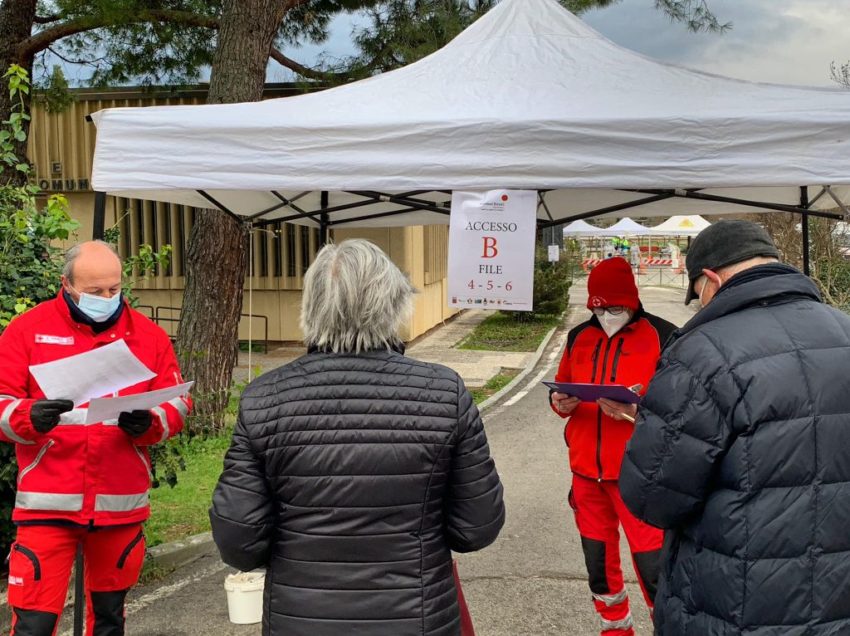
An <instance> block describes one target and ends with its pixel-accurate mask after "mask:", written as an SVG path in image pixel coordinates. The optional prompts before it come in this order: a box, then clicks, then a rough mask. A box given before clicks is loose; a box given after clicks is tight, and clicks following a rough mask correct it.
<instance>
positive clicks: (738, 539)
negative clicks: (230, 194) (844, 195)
mask: <svg viewBox="0 0 850 636" xmlns="http://www.w3.org/2000/svg"><path fill="white" fill-rule="evenodd" d="M677 333H678V338H677V339H676V340H675V341H673V342H672V343H671V344H668V345H667V347H666V348H665V350H664V352H663V354H662V358H661V362H660V363H659V370H658V372H657V373H656V375H655V377H654V379H653V380H652V383H651V384H650V387H649V391H648V392H647V394H646V397H645V399H644V401H643V403H642V405H641V408H640V416H639V418H638V422H637V425H636V427H635V434H634V436H633V437H632V439H631V441H630V442H629V446H628V450H627V453H626V458H625V460H624V462H623V466H622V472H621V475H620V489H621V492H622V494H623V499H624V500H625V502H626V505H627V506H628V507H629V508H630V509H631V510H632V512H634V513H635V514H636V515H637V516H638V517H640V518H641V519H643V520H644V521H647V522H649V523H651V524H654V525H656V526H659V527H662V528H669V529H670V530H669V531H668V532H667V534H666V538H665V550H666V553H665V556H664V566H663V567H662V580H661V583H660V585H659V590H658V595H657V596H656V599H655V625H656V633H657V634H660V635H662V636H733V635H735V636H737V635H742V634H746V635H747V636H825V635H827V634H829V635H836V636H837V635H839V634H850V317H848V316H847V315H845V314H843V313H842V312H840V311H837V310H836V309H833V308H831V307H828V306H826V305H824V304H823V303H821V302H820V296H819V294H818V290H817V288H816V287H815V285H814V284H813V283H812V282H811V281H810V280H809V279H808V278H806V277H805V276H803V275H802V274H800V273H799V272H797V271H796V270H794V269H793V268H790V267H787V266H784V265H778V264H776V265H766V266H760V267H756V268H753V269H751V270H747V271H745V272H742V273H740V274H738V275H737V276H735V277H733V278H732V279H730V280H729V281H728V282H727V284H726V285H725V286H724V287H722V288H721V290H720V292H719V293H718V294H717V296H715V298H714V299H713V300H712V301H711V302H710V303H709V304H708V305H707V307H706V308H705V309H703V310H702V311H700V313H699V314H697V316H695V317H694V319H693V320H691V321H690V322H689V323H688V324H687V325H685V327H683V328H682V329H681V331H680V332H677ZM674 337H675V336H674Z"/></svg>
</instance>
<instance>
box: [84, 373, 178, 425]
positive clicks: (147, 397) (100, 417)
mask: <svg viewBox="0 0 850 636" xmlns="http://www.w3.org/2000/svg"><path fill="white" fill-rule="evenodd" d="M193 384H195V383H194V382H186V383H185V384H178V385H177V386H169V387H166V388H164V389H157V390H156V391H148V392H147V393H136V394H135V395H121V396H119V397H112V398H95V399H93V400H92V401H91V402H89V410H88V413H87V414H86V421H85V423H86V424H95V423H97V422H103V421H104V420H111V419H115V418H117V417H118V414H119V413H121V412H122V411H128V412H129V411H136V410H139V411H147V410H149V409H152V408H153V407H155V406H159V405H160V404H162V403H163V402H168V401H169V400H173V399H174V398H176V397H179V396H181V395H186V394H187V393H188V392H189V389H191V388H192V385H193Z"/></svg>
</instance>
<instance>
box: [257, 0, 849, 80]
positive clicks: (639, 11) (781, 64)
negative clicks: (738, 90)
mask: <svg viewBox="0 0 850 636" xmlns="http://www.w3.org/2000/svg"><path fill="white" fill-rule="evenodd" d="M654 4H655V3H654V0H622V1H621V2H620V3H618V4H615V5H613V6H611V7H609V8H607V9H602V10H595V11H590V12H588V13H586V14H584V16H583V18H584V20H585V21H587V23H588V24H590V25H591V26H593V28H595V29H597V30H598V31H600V32H601V33H602V34H603V35H605V36H606V37H608V38H610V39H612V40H613V41H614V42H616V43H618V44H620V45H621V46H624V47H626V48H629V49H633V50H635V51H638V52H640V53H643V54H645V55H649V56H652V57H655V58H658V59H662V60H665V61H668V62H672V63H674V64H680V65H683V66H690V67H693V68H697V69H700V70H704V71H708V72H711V73H719V74H721V75H729V76H731V77H737V78H741V79H748V80H756V81H763V82H779V83H786V84H813V85H834V84H833V83H832V82H831V81H830V79H829V64H830V62H832V61H833V60H835V61H837V62H839V63H841V62H846V61H848V60H850V0H708V4H709V6H710V7H711V9H712V10H713V11H714V12H715V14H716V15H717V17H718V19H720V21H721V22H731V23H732V29H731V30H729V31H727V32H726V33H724V34H722V35H720V34H716V33H700V34H693V33H689V32H688V31H687V30H686V29H685V28H684V27H683V26H682V25H681V24H671V23H670V21H669V20H668V19H667V18H666V17H665V16H664V14H663V13H662V12H660V11H658V10H656V9H655V8H654ZM357 23H358V18H357V17H356V16H350V15H343V16H341V17H339V18H338V19H337V20H336V21H335V22H334V26H333V31H332V35H331V37H330V39H329V40H328V42H326V43H325V44H324V45H322V46H319V47H316V46H309V47H302V48H301V49H300V50H297V49H296V50H291V51H288V52H289V53H290V54H291V56H292V57H295V58H296V59H299V60H305V61H306V62H307V63H308V64H309V63H313V62H314V61H315V60H316V58H317V56H318V55H319V54H320V52H321V51H325V52H326V53H327V54H329V55H331V56H337V57H339V56H345V55H347V54H350V53H352V52H353V50H352V47H351V30H352V28H353V27H354V26H356V24H357ZM288 79H290V76H289V75H288V74H287V73H286V72H284V71H283V70H281V69H280V67H278V68H275V67H274V66H270V73H269V80H270V81H285V80H288Z"/></svg>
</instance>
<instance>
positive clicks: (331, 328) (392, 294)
mask: <svg viewBox="0 0 850 636" xmlns="http://www.w3.org/2000/svg"><path fill="white" fill-rule="evenodd" d="M415 292H416V290H415V289H414V287H413V285H411V284H410V281H409V280H408V279H407V276H405V275H404V274H403V273H402V272H401V270H399V268H398V267H396V266H395V263H393V262H392V261H391V260H390V259H389V257H388V256H387V255H386V254H384V252H382V251H381V249H380V248H379V247H378V246H377V245H375V244H374V243H370V242H369V241H366V240H364V239H349V240H346V241H343V242H341V243H340V244H339V245H333V244H330V245H326V246H325V247H323V248H322V250H321V251H320V252H319V253H318V254H317V255H316V260H315V262H314V263H313V264H312V265H311V266H310V269H308V270H307V274H306V275H305V276H304V291H303V293H302V301H301V330H302V332H303V334H304V342H305V344H306V345H307V346H308V347H316V348H317V349H319V350H322V351H332V352H334V353H340V352H345V353H351V352H353V353H360V352H361V351H368V350H370V349H383V348H387V349H388V348H390V347H391V346H392V345H393V344H396V343H398V342H399V336H398V330H399V328H400V327H401V324H402V322H404V320H406V319H407V318H408V317H409V316H410V312H411V310H412V308H413V294H414V293H415Z"/></svg>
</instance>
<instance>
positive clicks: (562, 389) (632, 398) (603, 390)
mask: <svg viewBox="0 0 850 636" xmlns="http://www.w3.org/2000/svg"><path fill="white" fill-rule="evenodd" d="M543 384H545V385H546V386H548V387H549V388H550V389H554V390H555V391H557V392H558V393H566V394H567V395H570V396H572V397H577V398H578V399H580V400H581V401H582V402H596V400H599V399H600V398H604V399H607V400H614V401H615V402H623V403H625V404H637V403H638V402H640V396H639V395H638V394H637V393H635V392H634V391H632V390H630V389H629V388H628V387H625V386H623V385H622V384H583V383H580V382H544V383H543Z"/></svg>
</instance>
